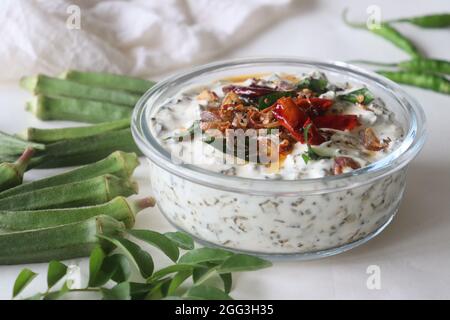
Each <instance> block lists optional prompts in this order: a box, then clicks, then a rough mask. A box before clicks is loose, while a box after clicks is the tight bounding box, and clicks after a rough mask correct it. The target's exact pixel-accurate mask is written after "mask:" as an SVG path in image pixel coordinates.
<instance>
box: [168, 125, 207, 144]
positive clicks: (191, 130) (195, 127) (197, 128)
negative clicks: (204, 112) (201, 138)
mask: <svg viewBox="0 0 450 320" xmlns="http://www.w3.org/2000/svg"><path fill="white" fill-rule="evenodd" d="M200 130H201V129H200V120H196V121H194V122H193V123H192V125H191V126H190V127H189V128H187V129H186V131H183V132H181V133H179V134H176V135H173V136H170V137H167V138H165V139H164V140H170V139H173V140H178V141H183V139H184V138H187V137H190V138H192V137H193V136H194V133H195V132H196V131H200Z"/></svg>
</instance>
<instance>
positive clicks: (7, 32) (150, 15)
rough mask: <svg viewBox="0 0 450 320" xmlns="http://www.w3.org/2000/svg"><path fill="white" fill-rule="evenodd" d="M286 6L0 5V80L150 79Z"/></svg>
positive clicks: (255, 1) (196, 2) (271, 2)
mask: <svg viewBox="0 0 450 320" xmlns="http://www.w3.org/2000/svg"><path fill="white" fill-rule="evenodd" d="M290 2H291V0H103V1H101V0H78V1H75V0H72V1H69V0H51V1H48V0H2V1H0V21H1V28H0V66H2V70H1V71H0V80H12V79H18V78H20V77H21V76H23V75H27V74H35V73H45V74H57V73H60V72H61V71H63V70H65V69H68V68H73V69H80V70H95V71H110V72H117V73H124V74H132V75H138V76H151V75H155V74H158V73H161V72H165V71H168V70H172V69H175V68H178V67H181V66H186V65H190V64H193V63H199V62H203V61H205V60H206V59H210V58H211V57H214V56H218V55H220V53H223V52H224V51H225V50H228V49H230V48H232V47H234V46H236V45H238V44H239V43H241V42H242V41H244V40H245V39H248V38H249V37H251V36H252V35H255V34H256V33H257V32H258V31H260V30H262V29H263V27H264V26H268V25H270V24H272V23H274V22H275V21H276V20H277V19H280V18H281V17H282V16H283V15H284V14H285V13H286V10H287V8H288V7H289V3H290ZM71 5H72V7H70V8H69V6H71ZM73 5H76V6H78V7H75V8H74V7H73ZM78 8H79V9H80V10H79V12H80V15H79V19H78V18H77V17H78V16H77V10H78ZM77 21H79V22H80V24H79V26H80V28H79V29H76V27H77ZM68 26H69V27H68ZM73 28H75V29H73Z"/></svg>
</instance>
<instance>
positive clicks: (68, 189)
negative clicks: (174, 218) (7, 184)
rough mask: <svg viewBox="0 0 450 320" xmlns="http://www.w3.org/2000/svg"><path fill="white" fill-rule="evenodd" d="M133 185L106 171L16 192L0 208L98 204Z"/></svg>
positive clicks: (134, 188)
mask: <svg viewBox="0 0 450 320" xmlns="http://www.w3.org/2000/svg"><path fill="white" fill-rule="evenodd" d="M137 188H138V187H137V184H136V183H135V182H130V181H129V180H128V179H121V178H118V177H116V176H113V175H110V174H106V175H103V176H99V177H95V178H92V179H88V180H83V181H78V182H73V183H68V184H63V185H59V186H54V187H48V188H43V189H39V190H36V191H30V192H26V193H22V194H17V195H14V196H10V197H7V198H3V199H1V200H0V210H12V211H21V210H38V209H53V208H70V207H77V206H89V205H96V204H102V203H105V202H108V201H110V200H111V199H113V198H115V197H117V196H124V197H127V196H130V195H132V194H135V193H137V191H138V190H137Z"/></svg>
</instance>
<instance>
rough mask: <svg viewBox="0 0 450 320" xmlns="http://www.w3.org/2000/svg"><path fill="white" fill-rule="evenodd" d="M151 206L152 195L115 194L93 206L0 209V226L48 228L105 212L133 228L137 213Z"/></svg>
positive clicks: (7, 227)
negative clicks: (133, 196) (130, 195)
mask: <svg viewBox="0 0 450 320" xmlns="http://www.w3.org/2000/svg"><path fill="white" fill-rule="evenodd" d="M154 205H155V199H154V198H152V197H148V198H143V199H139V200H127V199H126V198H125V197H116V198H114V199H112V200H111V201H109V202H107V203H104V204H100V205H96V206H86V207H79V208H66V209H46V210H30V211H0V229H2V230H7V231H8V232H11V231H25V230H34V229H42V228H50V227H56V226H60V225H64V224H69V223H74V222H79V221H83V220H87V219H89V218H92V217H95V216H99V215H108V216H110V217H113V218H114V219H116V220H118V221H122V222H123V223H124V224H125V226H126V227H127V228H132V227H133V225H134V221H135V216H136V214H138V213H139V212H140V211H142V210H144V209H146V208H149V207H153V206H154Z"/></svg>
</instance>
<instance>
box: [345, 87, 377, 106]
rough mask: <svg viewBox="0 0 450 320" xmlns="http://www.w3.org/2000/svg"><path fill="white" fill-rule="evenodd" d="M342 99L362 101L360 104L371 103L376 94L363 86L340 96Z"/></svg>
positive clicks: (355, 101)
mask: <svg viewBox="0 0 450 320" xmlns="http://www.w3.org/2000/svg"><path fill="white" fill-rule="evenodd" d="M339 98H340V99H341V100H344V101H349V102H353V103H360V104H369V103H371V102H372V101H373V100H374V99H375V96H374V95H373V93H372V92H370V91H369V89H367V88H361V89H357V90H354V91H352V92H349V93H347V94H344V95H341V96H339Z"/></svg>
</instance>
